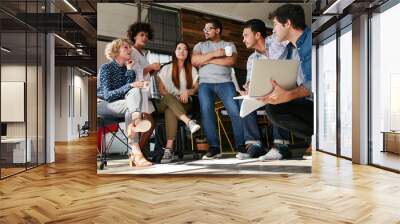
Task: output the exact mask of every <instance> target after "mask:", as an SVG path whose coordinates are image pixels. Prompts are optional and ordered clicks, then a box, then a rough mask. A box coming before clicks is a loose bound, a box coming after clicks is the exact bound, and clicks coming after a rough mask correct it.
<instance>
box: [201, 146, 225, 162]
mask: <svg viewBox="0 0 400 224" xmlns="http://www.w3.org/2000/svg"><path fill="white" fill-rule="evenodd" d="M221 157H222V154H221V153H220V151H219V149H213V148H210V149H208V152H207V154H205V155H204V156H203V158H202V159H204V160H210V159H219V158H221Z"/></svg>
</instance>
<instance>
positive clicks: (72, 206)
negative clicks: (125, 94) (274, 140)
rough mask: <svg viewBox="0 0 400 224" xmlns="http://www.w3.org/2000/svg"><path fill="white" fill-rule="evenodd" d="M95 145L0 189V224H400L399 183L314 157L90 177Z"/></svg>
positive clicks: (66, 150) (67, 152) (68, 150)
mask: <svg viewBox="0 0 400 224" xmlns="http://www.w3.org/2000/svg"><path fill="white" fill-rule="evenodd" d="M95 141H96V140H95V137H89V138H83V139H82V140H80V141H75V142H69V143H67V144H66V143H64V144H60V143H59V144H57V146H56V158H57V159H56V163H54V164H50V165H45V166H41V167H38V168H36V169H33V170H29V171H27V172H25V173H22V174H19V175H17V176H13V177H10V178H7V179H5V180H2V181H0V223H7V224H8V223H12V224H14V223H74V224H75V223H119V224H120V223H221V224H222V223H224V224H225V223H373V224H376V223H384V224H386V223H400V175H399V174H396V173H391V172H388V171H384V170H381V169H377V168H374V167H370V166H360V165H353V164H351V162H350V161H347V160H343V159H338V158H336V157H333V156H330V155H326V154H323V153H319V152H314V156H313V173H312V174H294V175H274V176H240V175H234V176H190V175H185V176H128V175H125V176H117V175H106V176H98V175H97V174H96V159H95V156H96V148H95V147H96V146H95V143H96V142H95Z"/></svg>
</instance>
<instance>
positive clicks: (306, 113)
mask: <svg viewBox="0 0 400 224" xmlns="http://www.w3.org/2000/svg"><path fill="white" fill-rule="evenodd" d="M270 18H271V19H273V23H274V34H275V35H276V38H277V40H278V41H279V42H283V41H289V42H290V43H289V44H288V46H287V50H288V55H287V59H295V60H299V61H300V68H301V69H299V70H300V71H299V72H298V73H297V87H295V88H294V89H291V90H285V89H284V88H283V87H282V86H281V85H279V84H278V83H277V82H276V81H275V80H271V85H272V86H273V91H272V92H271V93H269V94H267V95H265V96H262V97H259V98H258V100H260V101H262V102H264V103H266V104H267V105H266V112H267V116H268V118H269V119H270V120H271V122H272V123H273V124H274V125H277V126H279V127H281V128H283V129H286V130H288V131H290V132H292V133H294V134H295V135H296V136H298V137H302V138H304V139H305V140H306V142H307V144H308V146H309V149H310V146H311V136H312V135H313V132H314V124H313V122H314V120H313V112H314V106H313V101H312V90H311V77H312V74H311V52H312V51H311V50H312V34H311V30H310V29H309V28H308V27H307V26H306V23H305V15H304V10H303V8H302V7H301V6H300V5H293V4H286V5H283V6H281V7H279V8H278V9H276V10H275V11H274V12H273V13H272V14H270ZM287 157H290V151H289V149H288V145H287V144H275V147H273V148H272V149H271V150H270V151H269V152H268V153H267V154H266V155H264V156H261V157H260V160H279V159H284V158H287Z"/></svg>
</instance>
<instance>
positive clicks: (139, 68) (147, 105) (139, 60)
mask: <svg viewBox="0 0 400 224" xmlns="http://www.w3.org/2000/svg"><path fill="white" fill-rule="evenodd" d="M132 60H133V61H134V62H135V64H134V65H133V70H134V71H135V73H136V80H135V81H150V75H148V74H143V70H144V68H145V67H146V66H147V65H149V62H148V61H147V57H146V53H145V54H141V53H140V52H139V51H138V50H137V49H136V48H134V47H132ZM149 96H150V92H149V91H142V99H143V100H142V106H141V109H142V112H144V113H148V114H151V113H153V112H154V110H155V109H154V106H153V104H152V102H151V101H150V100H149Z"/></svg>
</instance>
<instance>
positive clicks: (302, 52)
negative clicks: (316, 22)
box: [287, 27, 312, 99]
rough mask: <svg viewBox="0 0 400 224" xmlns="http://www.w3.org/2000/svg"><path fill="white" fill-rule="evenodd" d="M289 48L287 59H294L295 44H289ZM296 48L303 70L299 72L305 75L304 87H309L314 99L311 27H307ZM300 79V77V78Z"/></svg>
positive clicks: (303, 79)
mask: <svg viewBox="0 0 400 224" xmlns="http://www.w3.org/2000/svg"><path fill="white" fill-rule="evenodd" d="M287 49H288V55H287V59H294V58H293V45H292V44H288V46H287ZM296 50H297V53H298V57H299V58H300V66H301V71H302V72H300V73H299V74H301V75H302V76H303V77H300V80H302V83H298V84H302V85H303V86H304V87H306V88H307V90H308V91H309V92H310V94H311V95H310V97H309V98H310V99H312V89H311V88H312V87H311V78H312V68H311V66H312V65H311V59H312V58H311V57H312V56H311V55H312V33H311V30H310V28H308V27H306V28H305V29H304V31H303V33H302V34H301V36H300V37H299V39H298V40H297V41H296ZM298 80H299V79H298Z"/></svg>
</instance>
